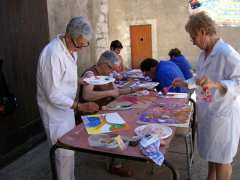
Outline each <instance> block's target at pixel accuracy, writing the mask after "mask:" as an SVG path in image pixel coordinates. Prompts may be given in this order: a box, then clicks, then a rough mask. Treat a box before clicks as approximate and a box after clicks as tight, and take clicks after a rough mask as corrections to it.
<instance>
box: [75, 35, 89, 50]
mask: <svg viewBox="0 0 240 180" xmlns="http://www.w3.org/2000/svg"><path fill="white" fill-rule="evenodd" d="M71 41H72V43H73V45H74V47H75V48H77V49H79V48H82V47H88V46H89V42H86V43H82V42H81V45H77V44H76V43H75V41H74V40H73V38H72V37H71Z"/></svg>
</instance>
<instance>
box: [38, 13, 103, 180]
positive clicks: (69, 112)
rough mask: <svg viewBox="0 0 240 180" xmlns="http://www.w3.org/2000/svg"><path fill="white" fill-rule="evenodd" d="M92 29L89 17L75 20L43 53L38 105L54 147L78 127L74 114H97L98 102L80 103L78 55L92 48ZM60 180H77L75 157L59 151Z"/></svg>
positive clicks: (70, 22)
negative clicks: (78, 112) (87, 47)
mask: <svg viewBox="0 0 240 180" xmlns="http://www.w3.org/2000/svg"><path fill="white" fill-rule="evenodd" d="M91 35H92V28H91V26H90V23H89V21H88V20H87V18H85V17H82V16H80V17H75V18H72V19H71V20H70V21H69V23H68V25H67V27H66V32H65V33H64V34H60V35H58V36H57V37H56V38H55V39H53V40H52V41H51V42H49V44H47V45H46V46H45V47H44V49H43V50H42V52H41V55H40V57H39V61H38V67H37V103H38V107H39V112H40V116H41V119H42V121H43V125H44V128H45V132H46V135H47V139H48V141H49V142H50V144H51V145H54V144H55V143H56V142H57V139H58V138H60V137H61V136H63V135H64V134H65V133H67V132H68V131H70V130H71V129H73V128H74V126H75V118H74V110H78V111H84V112H96V111H98V110H99V107H98V105H97V104H96V103H94V102H88V103H77V102H75V101H74V100H75V97H76V93H77V87H78V76H77V59H78V58H77V51H79V50H80V49H82V48H84V47H86V46H88V45H89V40H90V38H91ZM56 167H57V175H58V179H59V180H74V179H75V176H74V153H73V151H69V150H57V151H56Z"/></svg>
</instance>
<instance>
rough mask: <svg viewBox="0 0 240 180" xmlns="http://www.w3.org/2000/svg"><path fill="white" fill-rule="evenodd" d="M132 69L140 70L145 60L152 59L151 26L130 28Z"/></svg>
mask: <svg viewBox="0 0 240 180" xmlns="http://www.w3.org/2000/svg"><path fill="white" fill-rule="evenodd" d="M130 38H131V57H132V68H139V67H140V64H141V62H142V60H143V59H145V58H151V57H152V32H151V25H150V24H147V25H134V26H130Z"/></svg>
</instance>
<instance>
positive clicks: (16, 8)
mask: <svg viewBox="0 0 240 180" xmlns="http://www.w3.org/2000/svg"><path fill="white" fill-rule="evenodd" d="M0 27H1V28H0V34H1V42H0V59H3V73H4V75H5V77H6V81H7V83H8V87H9V90H10V91H11V92H12V93H14V94H15V95H16V97H17V102H18V104H19V107H18V108H17V110H16V111H15V112H14V113H13V114H11V115H8V116H4V117H2V116H0V167H1V166H3V165H5V164H6V163H7V162H9V161H11V160H13V159H14V158H16V157H17V156H19V155H20V154H21V153H23V152H25V151H27V150H28V149H29V148H31V147H33V146H34V145H35V144H37V143H38V142H39V141H40V140H42V139H43V138H44V133H43V132H44V131H43V128H42V122H41V120H40V117H39V113H38V108H37V103H36V69H37V62H38V57H39V54H40V52H41V50H42V48H43V47H44V46H45V45H46V44H47V42H48V40H49V31H48V14H47V0H41V1H33V0H21V1H19V0H1V1H0ZM0 179H1V178H0Z"/></svg>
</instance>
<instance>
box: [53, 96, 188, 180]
mask: <svg viewBox="0 0 240 180" xmlns="http://www.w3.org/2000/svg"><path fill="white" fill-rule="evenodd" d="M124 98H125V99H127V97H124V96H120V97H119V98H117V99H116V101H119V100H122V99H124ZM134 99H137V101H136V103H135V106H133V109H130V110H124V111H118V113H119V114H120V116H121V117H122V118H123V119H124V120H125V121H126V122H127V124H128V125H129V129H128V130H126V131H120V132H119V133H118V134H120V135H127V136H133V135H134V129H135V128H136V127H137V126H139V124H137V119H138V118H139V115H140V114H141V113H142V112H143V111H144V110H145V109H146V107H147V106H149V105H151V103H153V102H154V101H155V100H156V99H159V97H158V95H157V94H156V93H151V94H150V95H148V96H144V97H137V98H134ZM169 101H170V102H169V103H173V102H176V101H179V99H169ZM184 101H186V100H184ZM113 103H114V102H113ZM105 112H109V110H108V111H101V113H105ZM171 128H172V130H173V134H172V135H171V136H170V137H169V138H167V139H166V140H165V144H164V146H162V145H161V146H160V151H161V152H162V153H163V154H165V153H166V152H167V149H168V147H169V145H170V143H171V141H172V139H173V137H174V135H175V131H176V128H175V127H171ZM88 136H89V135H88V134H87V131H86V129H85V127H84V124H83V123H81V124H80V125H78V126H76V127H75V128H74V129H72V130H71V131H70V132H68V133H66V134H65V135H64V136H63V137H61V138H60V139H58V142H57V143H56V144H55V145H53V146H52V147H51V150H50V160H51V169H52V174H53V179H54V180H57V171H56V165H55V151H56V150H57V149H60V148H61V149H68V150H73V151H77V152H87V153H92V154H98V155H103V156H109V157H113V158H122V159H132V160H136V161H151V160H150V159H148V158H146V157H145V156H144V155H143V154H142V153H141V152H140V150H139V147H138V146H136V147H132V146H129V147H128V148H127V149H126V150H125V151H120V150H118V149H103V148H95V147H91V146H90V145H89V143H88ZM163 164H164V165H165V166H166V167H168V168H169V169H170V170H171V172H172V176H173V179H174V180H178V179H180V176H179V173H178V171H177V170H176V169H175V168H174V166H173V165H172V164H171V162H169V161H168V160H167V159H165V160H164V162H163Z"/></svg>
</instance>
